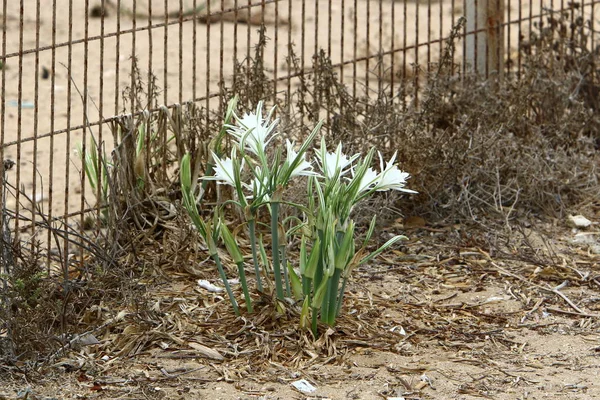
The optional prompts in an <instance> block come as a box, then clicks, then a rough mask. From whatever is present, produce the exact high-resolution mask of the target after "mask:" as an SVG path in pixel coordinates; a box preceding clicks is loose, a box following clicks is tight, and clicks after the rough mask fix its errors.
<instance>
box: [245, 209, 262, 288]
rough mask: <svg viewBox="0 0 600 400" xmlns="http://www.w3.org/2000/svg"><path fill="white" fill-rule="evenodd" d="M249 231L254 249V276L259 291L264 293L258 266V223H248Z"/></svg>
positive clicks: (252, 221) (251, 221)
mask: <svg viewBox="0 0 600 400" xmlns="http://www.w3.org/2000/svg"><path fill="white" fill-rule="evenodd" d="M248 230H249V231H250V246H251V247H252V262H253V263H254V274H255V275H256V286H257V287H258V291H259V292H262V291H263V286H262V280H261V279H260V267H259V266H258V254H257V251H256V221H255V220H254V219H251V220H249V221H248Z"/></svg>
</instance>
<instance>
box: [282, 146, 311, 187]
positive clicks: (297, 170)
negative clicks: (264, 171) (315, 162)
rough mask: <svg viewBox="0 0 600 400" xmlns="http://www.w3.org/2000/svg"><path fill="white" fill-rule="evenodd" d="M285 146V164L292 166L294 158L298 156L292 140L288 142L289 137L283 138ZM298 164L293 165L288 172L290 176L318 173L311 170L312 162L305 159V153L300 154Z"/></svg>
mask: <svg viewBox="0 0 600 400" xmlns="http://www.w3.org/2000/svg"><path fill="white" fill-rule="evenodd" d="M285 147H286V160H285V162H286V165H287V166H288V167H290V166H292V165H293V164H294V162H296V159H297V158H298V153H297V152H296V150H294V142H290V141H289V139H286V140H285ZM297 162H298V164H297V165H296V166H295V167H294V170H293V171H292V173H291V174H290V178H293V177H295V176H300V175H305V176H315V175H318V174H317V173H316V172H314V171H313V170H312V164H311V163H310V162H308V161H306V154H302V158H301V159H299V160H298V161H297Z"/></svg>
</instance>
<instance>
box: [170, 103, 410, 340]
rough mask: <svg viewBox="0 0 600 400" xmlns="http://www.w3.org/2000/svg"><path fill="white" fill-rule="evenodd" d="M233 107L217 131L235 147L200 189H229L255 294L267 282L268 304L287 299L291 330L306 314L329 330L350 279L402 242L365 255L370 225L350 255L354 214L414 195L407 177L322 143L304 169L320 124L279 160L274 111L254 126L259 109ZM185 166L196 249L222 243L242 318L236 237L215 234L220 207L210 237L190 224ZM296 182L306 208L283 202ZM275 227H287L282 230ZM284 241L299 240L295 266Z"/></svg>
mask: <svg viewBox="0 0 600 400" xmlns="http://www.w3.org/2000/svg"><path fill="white" fill-rule="evenodd" d="M235 108H236V99H233V100H232V101H231V102H230V104H229V107H228V114H227V116H226V119H225V124H224V129H225V131H226V132H227V134H229V135H231V137H232V138H233V139H234V145H233V146H232V149H231V153H230V154H229V155H228V156H224V155H218V154H216V153H212V159H213V161H214V168H213V170H212V171H211V172H210V174H209V175H208V176H205V177H204V180H215V181H217V183H219V184H226V185H230V186H232V187H233V188H234V190H235V193H236V198H235V199H233V200H231V201H229V202H228V203H231V204H234V205H235V206H237V207H240V209H241V210H242V211H243V215H244V216H245V219H246V221H245V226H246V227H247V229H248V233H249V237H250V244H251V248H252V262H253V264H254V273H255V278H256V287H257V289H258V290H259V291H261V292H263V291H264V290H265V287H264V286H263V284H262V280H263V278H266V279H267V282H269V283H270V282H274V288H275V296H276V298H277V299H278V300H279V301H281V300H284V299H286V298H294V299H296V300H297V301H300V302H301V304H302V311H301V321H300V324H301V326H308V320H309V314H311V312H312V318H311V319H312V322H311V327H312V330H313V332H314V333H315V335H316V334H317V324H318V320H319V318H320V320H321V321H322V322H324V323H326V324H328V325H331V326H332V325H334V324H335V320H336V317H337V315H338V314H339V312H340V310H341V305H342V301H343V297H344V292H345V288H346V284H347V281H348V278H349V276H350V273H351V271H352V270H353V269H354V268H356V267H357V266H359V265H361V264H364V263H366V262H368V261H369V260H372V259H373V258H374V257H376V256H377V255H378V254H380V253H381V252H383V251H384V250H385V249H387V248H389V247H390V246H392V245H393V244H394V243H396V242H397V241H399V240H402V239H405V237H404V236H400V235H398V236H395V237H393V238H392V239H390V240H388V241H387V242H386V243H385V244H384V245H383V246H381V247H380V248H378V249H377V250H375V251H373V252H369V251H368V250H367V244H368V242H369V240H370V238H371V236H372V235H373V231H374V227H375V217H374V218H373V220H372V221H371V224H370V227H369V230H368V232H367V234H366V237H365V238H364V239H363V241H362V243H361V244H360V246H359V247H358V248H357V245H356V243H355V241H356V238H355V224H354V221H353V220H352V218H351V215H352V210H353V208H354V206H355V205H356V204H357V203H358V202H359V201H361V200H363V199H365V198H366V197H368V196H370V195H372V194H373V193H374V192H377V191H388V190H398V191H401V192H405V193H416V192H414V191H412V190H410V189H407V188H406V187H405V185H406V180H407V179H408V177H409V174H408V173H406V172H403V171H401V170H400V169H399V168H398V166H397V165H396V163H395V161H396V155H395V154H394V155H393V156H392V157H391V159H390V160H389V161H387V162H386V161H385V160H384V159H383V157H382V156H381V154H379V171H376V170H375V169H373V168H372V167H371V164H372V162H373V158H374V155H375V149H372V150H371V151H370V152H369V153H368V154H367V155H366V156H365V157H364V158H361V155H360V154H353V155H346V154H344V153H343V146H342V144H341V143H340V144H338V145H337V147H336V149H335V151H333V152H329V151H328V150H327V146H326V144H325V140H324V139H322V140H321V145H320V148H316V149H314V152H315V155H316V157H315V158H316V159H315V160H314V161H312V160H310V159H309V158H307V156H308V150H309V148H310V147H311V146H312V143H313V141H314V138H315V136H316V135H317V133H318V132H319V129H320V128H321V126H322V122H319V123H318V124H317V126H316V127H315V128H314V129H313V130H312V132H311V133H310V135H309V136H308V137H307V138H306V140H304V142H303V143H302V144H301V145H300V146H299V147H298V148H297V149H296V145H295V143H294V142H291V141H289V140H286V141H285V154H282V151H281V148H280V147H277V148H275V146H273V145H272V143H273V142H274V140H275V138H276V137H277V135H278V133H277V125H278V120H277V119H274V118H273V115H274V111H275V109H274V108H273V109H271V110H270V111H269V113H268V114H267V116H266V117H263V112H262V110H263V104H262V102H261V103H259V104H258V106H257V108H256V112H250V113H246V114H244V115H242V116H238V115H237V114H236V111H235ZM232 121H235V122H234V123H232ZM222 132H223V130H222ZM189 159H190V157H189V155H186V156H185V157H184V158H183V160H182V165H181V171H182V172H181V174H182V177H181V179H182V182H181V185H182V191H183V192H184V196H183V197H184V205H185V207H186V208H187V210H188V213H189V214H190V216H191V217H192V221H193V222H194V225H195V226H196V227H197V228H198V231H199V232H200V233H201V235H202V236H203V237H204V239H205V241H207V243H208V242H209V241H210V244H209V246H208V247H209V250H210V249H211V246H215V245H216V242H217V240H218V239H219V238H220V239H221V240H222V241H223V242H224V243H225V247H226V248H227V250H228V251H229V253H230V255H231V256H232V258H233V259H234V261H235V263H236V265H237V267H238V273H239V275H240V277H239V278H240V283H241V284H242V289H243V293H244V298H245V302H246V306H247V309H248V311H251V310H252V298H251V295H250V290H249V289H248V283H247V280H246V277H245V269H244V264H245V261H244V258H243V257H242V256H241V252H240V249H239V246H238V244H237V241H236V237H235V235H234V232H238V231H239V230H238V229H234V230H233V231H231V230H229V228H228V227H226V226H225V225H224V222H223V217H222V215H221V214H222V213H223V210H224V209H223V208H222V207H219V208H217V209H215V210H214V213H215V217H214V218H213V227H212V228H209V227H208V225H209V224H208V223H206V222H204V221H203V220H202V219H201V218H199V215H198V210H197V205H198V201H197V198H196V197H195V194H194V193H193V192H194V190H193V188H194V187H195V186H194V185H193V184H192V183H191V182H190V181H189V179H188V178H187V174H189V169H190V168H189ZM186 163H187V164H188V165H186ZM314 165H316V166H318V169H319V170H318V171H317V170H315V169H314V167H313V166H314ZM184 173H185V174H186V176H185V177H184ZM299 178H304V179H307V194H308V205H307V206H302V205H299V204H294V203H291V202H288V201H286V199H285V194H286V188H287V186H288V184H289V182H290V181H291V180H292V179H299ZM281 204H288V205H291V206H293V207H296V209H297V210H298V211H299V215H300V216H299V217H296V218H295V219H289V220H287V221H281V220H280V219H281V218H280V213H279V207H280V205H281ZM261 208H265V209H267V210H268V212H269V215H270V218H271V223H270V236H271V254H270V259H271V262H270V263H269V259H268V258H269V257H268V255H267V251H266V247H265V245H264V243H263V241H262V238H263V237H264V236H263V235H257V224H256V218H257V215H258V211H259V209H261ZM284 225H285V227H286V228H289V229H288V230H287V231H286V230H285V229H284ZM289 235H301V241H300V243H301V244H300V249H299V259H298V260H293V259H289V257H287V254H286V252H285V248H286V246H285V245H286V243H288V236H289ZM213 250H214V249H213ZM214 254H216V252H214V251H212V250H211V255H212V256H213V258H214V259H215V262H216V263H217V268H218V270H219V274H220V275H221V279H222V280H223V281H224V284H225V286H226V288H227V289H228V294H229V298H230V301H231V303H232V305H233V307H234V309H235V310H236V312H237V311H238V309H237V302H236V300H235V298H233V295H232V293H231V290H230V288H229V285H228V284H227V278H226V276H225V275H224V272H223V268H222V266H221V265H220V262H219V261H218V254H217V256H216V257H215V256H214ZM259 255H260V257H259ZM269 264H270V265H269ZM269 267H270V268H269ZM297 271H298V272H297ZM222 272H223V273H222Z"/></svg>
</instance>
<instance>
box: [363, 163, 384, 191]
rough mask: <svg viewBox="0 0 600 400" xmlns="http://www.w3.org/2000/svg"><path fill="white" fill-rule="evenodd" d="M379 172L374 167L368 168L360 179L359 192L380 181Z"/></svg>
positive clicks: (374, 185) (371, 187)
mask: <svg viewBox="0 0 600 400" xmlns="http://www.w3.org/2000/svg"><path fill="white" fill-rule="evenodd" d="M379 179H380V177H379V174H378V173H377V172H376V171H375V170H374V169H373V168H367V170H366V172H365V174H364V175H363V177H362V179H361V180H360V185H359V187H358V193H362V192H367V191H369V190H371V189H373V188H374V187H376V186H377V184H378V183H379Z"/></svg>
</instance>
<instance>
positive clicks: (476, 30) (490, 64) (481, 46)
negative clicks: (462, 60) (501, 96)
mask: <svg viewBox="0 0 600 400" xmlns="http://www.w3.org/2000/svg"><path fill="white" fill-rule="evenodd" d="M504 2H505V0H466V10H465V16H466V18H467V37H466V38H465V41H466V62H467V66H466V67H467V69H466V70H467V71H471V72H474V73H477V74H479V75H481V76H485V77H488V76H490V75H497V76H502V74H503V64H504V62H503V60H504V25H503V23H504Z"/></svg>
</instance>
